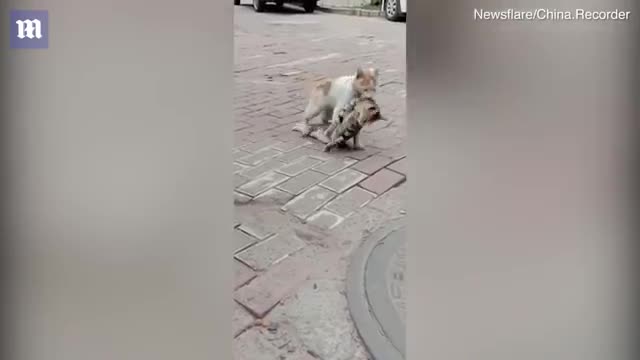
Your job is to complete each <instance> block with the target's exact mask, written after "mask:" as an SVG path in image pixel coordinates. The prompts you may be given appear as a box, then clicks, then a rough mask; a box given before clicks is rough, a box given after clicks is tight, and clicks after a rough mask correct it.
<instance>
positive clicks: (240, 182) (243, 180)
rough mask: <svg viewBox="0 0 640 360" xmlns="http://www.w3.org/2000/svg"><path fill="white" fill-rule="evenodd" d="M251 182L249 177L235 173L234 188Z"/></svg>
mask: <svg viewBox="0 0 640 360" xmlns="http://www.w3.org/2000/svg"><path fill="white" fill-rule="evenodd" d="M248 182H249V178H248V177H246V176H242V175H240V174H233V188H234V189H235V188H237V187H240V186H242V185H244V184H246V183H248Z"/></svg>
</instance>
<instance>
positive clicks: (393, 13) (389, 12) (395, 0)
mask: <svg viewBox="0 0 640 360" xmlns="http://www.w3.org/2000/svg"><path fill="white" fill-rule="evenodd" d="M384 17H385V18H387V20H389V21H400V19H402V12H401V11H400V0H384Z"/></svg>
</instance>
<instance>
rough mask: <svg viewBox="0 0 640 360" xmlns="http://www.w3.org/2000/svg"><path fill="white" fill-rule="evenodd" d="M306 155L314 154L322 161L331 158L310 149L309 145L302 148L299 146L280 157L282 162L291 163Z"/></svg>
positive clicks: (313, 155)
mask: <svg viewBox="0 0 640 360" xmlns="http://www.w3.org/2000/svg"><path fill="white" fill-rule="evenodd" d="M305 156H312V157H314V158H317V159H319V160H322V161H326V160H329V158H328V157H327V156H326V155H324V154H322V153H320V152H318V151H315V150H313V149H310V148H308V147H301V148H297V149H295V150H292V151H289V152H287V153H285V154H283V155H280V156H279V157H278V159H279V160H280V161H282V162H286V163H290V162H293V161H296V160H298V159H300V158H302V157H305Z"/></svg>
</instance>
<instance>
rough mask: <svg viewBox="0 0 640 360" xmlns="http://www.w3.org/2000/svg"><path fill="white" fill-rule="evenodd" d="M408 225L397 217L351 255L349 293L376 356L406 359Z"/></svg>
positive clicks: (357, 322) (383, 359)
mask: <svg viewBox="0 0 640 360" xmlns="http://www.w3.org/2000/svg"><path fill="white" fill-rule="evenodd" d="M405 271H406V229H405V227H404V226H403V225H402V223H401V222H400V221H395V222H393V223H391V224H389V226H386V227H385V228H383V229H381V230H380V231H378V232H376V233H374V234H373V235H371V236H370V237H369V238H367V239H366V240H365V242H364V244H363V246H362V247H361V248H360V249H359V250H358V251H357V252H356V254H354V258H353V259H352V263H351V267H350V274H349V282H348V289H347V295H348V299H349V309H350V311H351V316H352V318H353V320H354V323H355V325H356V327H357V329H358V332H359V333H360V336H361V337H362V340H363V341H364V343H365V345H366V346H367V349H368V350H369V352H370V353H371V355H372V356H373V358H374V359H376V360H403V359H404V357H405V334H406V330H405V327H406V325H405V324H406V295H407V290H406V289H407V287H406V276H405Z"/></svg>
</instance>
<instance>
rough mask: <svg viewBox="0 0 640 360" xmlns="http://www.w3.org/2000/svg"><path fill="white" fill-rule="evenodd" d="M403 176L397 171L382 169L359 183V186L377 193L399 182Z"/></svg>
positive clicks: (403, 178)
mask: <svg viewBox="0 0 640 360" xmlns="http://www.w3.org/2000/svg"><path fill="white" fill-rule="evenodd" d="M404 180H405V176H404V175H401V174H398V173H397V172H394V171H391V170H387V169H382V170H380V171H378V172H377V173H375V174H373V175H372V176H370V177H369V178H368V179H366V180H365V181H363V182H362V183H360V186H361V187H363V188H365V189H367V190H369V191H371V192H373V193H376V194H378V195H380V194H382V193H384V192H385V191H387V190H389V189H391V188H392V187H394V186H396V185H398V184H400V183H401V182H403V181H404Z"/></svg>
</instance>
